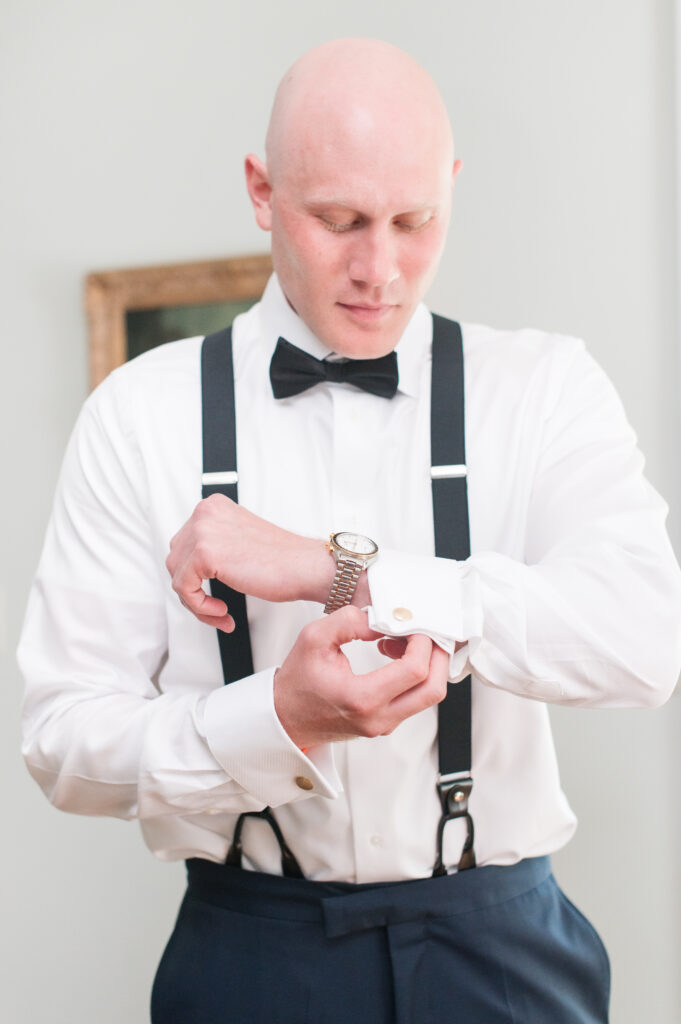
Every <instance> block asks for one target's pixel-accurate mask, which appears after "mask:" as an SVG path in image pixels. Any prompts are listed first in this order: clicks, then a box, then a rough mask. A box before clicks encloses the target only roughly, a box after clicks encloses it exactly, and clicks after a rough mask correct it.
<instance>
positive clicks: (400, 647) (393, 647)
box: [378, 636, 407, 659]
mask: <svg viewBox="0 0 681 1024" xmlns="http://www.w3.org/2000/svg"><path fill="white" fill-rule="evenodd" d="M378 649H379V651H380V652H381V654H382V655H383V656H384V657H386V658H393V659H396V658H401V657H402V655H403V654H404V652H405V651H406V649H407V638H406V637H404V636H384V637H382V638H381V639H380V640H379V641H378Z"/></svg>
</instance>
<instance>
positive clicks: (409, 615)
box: [393, 608, 414, 622]
mask: <svg viewBox="0 0 681 1024" xmlns="http://www.w3.org/2000/svg"><path fill="white" fill-rule="evenodd" d="M393 618H394V619H397V621H398V622H409V619H413V618H414V613H413V612H411V611H409V609H408V608H393Z"/></svg>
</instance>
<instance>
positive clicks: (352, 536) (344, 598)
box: [324, 531, 378, 615]
mask: <svg viewBox="0 0 681 1024" xmlns="http://www.w3.org/2000/svg"><path fill="white" fill-rule="evenodd" d="M326 546H327V548H328V549H329V551H330V552H331V554H332V555H333V557H334V558H335V559H336V575H335V576H334V578H333V583H332V584H331V590H330V591H329V599H328V601H327V602H326V607H325V608H324V614H325V615H328V614H329V612H335V611H336V610H337V609H338V608H342V607H343V605H346V604H350V602H351V601H352V596H353V594H354V593H355V590H356V588H357V581H358V580H359V575H360V573H361V572H362V571H363V570H365V569H366V568H368V566H370V565H371V563H372V562H373V561H374V560H375V558H376V557H377V555H378V545H377V544H376V543H375V542H374V541H373V540H370V539H369V538H368V537H363V536H362V535H361V534H360V533H349V532H348V531H343V532H341V533H332V534H331V536H330V537H329V540H328V543H327V545H326Z"/></svg>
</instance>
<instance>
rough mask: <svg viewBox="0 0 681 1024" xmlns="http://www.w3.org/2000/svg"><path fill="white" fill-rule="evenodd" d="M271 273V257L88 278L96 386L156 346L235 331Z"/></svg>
mask: <svg viewBox="0 0 681 1024" xmlns="http://www.w3.org/2000/svg"><path fill="white" fill-rule="evenodd" d="M271 272H272V261H271V259H270V257H269V255H257V256H236V257H231V258H229V259H221V260H206V261H203V262H197V263H177V264H170V265H168V266H161V267H137V268H132V269H129V270H109V271H99V272H95V273H92V274H88V276H87V278H86V279H85V310H86V313H87V319H88V326H89V332H90V384H91V386H92V387H93V388H94V387H96V385H97V384H99V383H100V381H102V380H103V379H104V378H105V377H106V376H107V374H109V373H110V372H111V371H112V370H114V369H115V368H116V367H117V366H120V365H121V363H124V362H126V360H128V359H132V358H133V357H134V356H137V355H140V353H142V352H146V351H147V350H148V349H150V348H154V347H155V346H156V345H161V344H163V343H164V342H166V341H176V340H177V339H178V338H187V337H191V336H194V335H198V334H209V333H211V331H216V330H219V329H220V328H221V327H226V326H228V325H229V324H230V323H231V322H232V320H233V319H234V317H235V316H237V314H238V313H242V312H244V310H246V309H248V308H249V307H250V306H252V305H253V304H254V303H255V302H257V301H258V299H259V298H260V296H261V295H262V293H263V290H264V288H265V285H266V283H267V279H268V277H269V276H270V274H271Z"/></svg>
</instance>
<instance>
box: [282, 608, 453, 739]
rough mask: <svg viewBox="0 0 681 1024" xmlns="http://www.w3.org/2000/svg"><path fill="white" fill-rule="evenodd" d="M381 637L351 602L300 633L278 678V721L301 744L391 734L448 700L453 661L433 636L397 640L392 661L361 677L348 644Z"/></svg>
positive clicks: (416, 636) (392, 653)
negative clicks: (348, 654)
mask: <svg viewBox="0 0 681 1024" xmlns="http://www.w3.org/2000/svg"><path fill="white" fill-rule="evenodd" d="M379 636H380V634H378V633H374V632H373V631H372V630H371V629H369V625H368V621H367V615H366V613H365V612H362V611H360V609H359V608H356V607H353V606H352V605H348V606H347V607H346V608H341V609H339V611H337V612H333V614H331V615H329V616H328V617H325V618H321V619H318V620H316V621H315V622H311V623H310V624H309V625H307V626H305V628H304V629H303V630H302V631H301V633H300V635H299V636H298V639H297V640H296V642H295V644H294V646H293V648H292V650H291V652H290V654H289V655H288V657H287V658H286V660H285V661H284V663H283V665H282V666H281V668H280V669H278V670H277V672H276V674H275V677H274V706H275V709H276V712H277V715H278V717H279V721H280V722H281V724H282V725H283V727H284V729H285V730H286V732H287V733H288V735H289V736H290V737H291V739H292V740H293V742H294V743H296V744H297V745H298V746H299V747H311V746H314V745H316V744H318V743H329V742H333V741H336V740H343V739H350V738H352V737H354V736H369V737H374V736H381V735H387V734H388V733H390V732H392V731H393V729H395V728H396V726H398V725H399V724H400V722H402V721H404V719H405V718H409V717H410V716H411V715H415V714H417V712H419V711H423V710H424V709H425V708H428V707H431V705H433V704H438V703H439V702H440V701H441V700H443V699H444V697H445V695H446V693H447V674H448V666H449V657H448V655H447V653H446V652H445V651H443V650H441V649H440V648H439V647H437V646H436V645H434V644H433V642H432V641H431V640H430V638H429V637H426V636H422V635H414V636H410V637H407V639H406V641H397V646H392V647H391V648H390V653H389V656H390V657H392V658H393V659H394V660H393V661H392V662H391V663H390V664H388V665H384V666H382V667H381V668H379V669H376V670H375V671H374V672H369V673H367V674H365V675H358V676H356V675H354V674H353V672H352V670H351V668H350V663H349V662H348V659H347V658H346V656H345V654H344V653H343V652H342V651H341V649H340V648H341V645H342V644H345V643H348V641H350V640H377V639H379ZM382 643H383V641H382ZM386 653H387V652H386Z"/></svg>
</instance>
